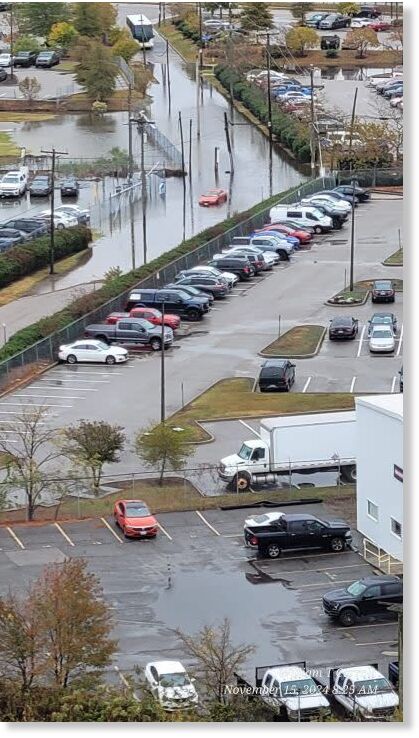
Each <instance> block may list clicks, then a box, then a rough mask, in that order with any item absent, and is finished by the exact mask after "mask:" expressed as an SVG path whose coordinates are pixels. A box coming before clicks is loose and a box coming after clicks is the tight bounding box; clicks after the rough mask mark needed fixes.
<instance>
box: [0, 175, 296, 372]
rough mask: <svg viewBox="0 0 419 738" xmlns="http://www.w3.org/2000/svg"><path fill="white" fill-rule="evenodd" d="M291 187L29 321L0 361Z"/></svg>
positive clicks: (270, 203)
mask: <svg viewBox="0 0 419 738" xmlns="http://www.w3.org/2000/svg"><path fill="white" fill-rule="evenodd" d="M294 189H295V188H290V189H289V190H287V191H285V192H283V193H281V195H275V196H274V197H271V198H269V199H267V200H264V201H263V202H261V203H258V204H257V205H255V206H254V207H253V208H250V209H249V210H247V211H245V212H242V213H236V214H235V215H233V216H232V217H231V218H228V219H227V220H224V221H222V222H221V223H217V224H216V225H214V226H211V227H210V228H207V229H206V230H205V231H201V233H198V234H197V235H196V236H193V237H192V238H190V239H188V240H187V241H183V242H182V243H181V244H180V245H179V246H176V247H175V248H173V249H171V250H170V251H167V252H166V253H165V254H162V255H161V256H159V257H157V259H153V261H150V262H149V263H148V264H145V265H144V266H141V267H139V268H138V269H135V270H133V271H131V272H127V274H123V275H122V276H119V277H115V278H114V279H111V280H109V281H108V282H106V283H105V284H104V285H103V286H102V287H101V288H100V289H98V290H96V291H95V292H91V293H89V294H87V295H82V296H81V297H79V298H77V299H76V300H74V301H73V302H71V303H70V304H69V305H67V307H65V308H64V309H63V310H60V311H59V312H57V313H54V314H53V315H50V316H48V317H46V318H42V319H41V320H38V321H37V323H33V324H32V325H30V326H28V327H27V328H23V329H22V330H20V331H18V332H17V333H15V334H14V335H13V336H12V337H11V338H10V339H9V341H7V343H6V344H5V345H4V346H3V347H2V348H1V349H0V361H4V360H5V359H8V358H10V357H11V356H14V355H15V354H17V353H19V352H20V351H23V350H24V349H26V348H28V347H29V346H32V345H33V344H34V343H36V342H37V341H41V340H42V339H43V338H46V337H47V336H50V335H51V334H52V333H54V331H58V330H60V329H61V328H65V327H66V326H67V325H69V324H70V323H72V322H73V321H75V320H78V319H79V318H81V317H82V316H83V315H87V313H90V312H91V311H92V310H95V309H96V308H99V307H100V306H101V305H104V304H105V303H106V302H108V301H109V300H112V299H113V298H115V297H118V295H121V294H122V293H123V292H125V291H126V290H129V289H132V288H133V287H136V285H137V284H138V283H139V282H140V281H141V280H142V279H145V278H146V277H149V276H150V275H151V274H153V273H154V272H157V271H158V270H159V269H162V268H163V267H165V266H167V265H168V264H170V263H171V262H172V261H174V260H175V259H176V258H178V257H179V256H183V255H184V254H187V253H190V252H191V251H194V250H195V249H196V248H198V247H199V246H201V245H202V244H204V243H206V242H207V241H210V240H211V239H212V238H215V237H216V236H219V235H221V234H222V233H224V232H225V231H227V230H228V229H229V228H233V227H234V226H235V225H237V224H238V223H241V222H242V221H244V220H247V218H250V217H251V216H252V215H255V214H256V213H258V212H260V211H261V210H264V209H265V208H266V209H267V208H270V207H272V206H273V205H276V203H277V202H278V199H279V197H280V196H285V195H286V194H287V193H288V192H292V190H294Z"/></svg>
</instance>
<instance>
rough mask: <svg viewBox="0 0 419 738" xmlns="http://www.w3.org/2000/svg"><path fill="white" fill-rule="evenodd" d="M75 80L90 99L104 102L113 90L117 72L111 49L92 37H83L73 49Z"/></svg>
mask: <svg viewBox="0 0 419 738" xmlns="http://www.w3.org/2000/svg"><path fill="white" fill-rule="evenodd" d="M75 55H76V58H78V59H79V63H78V64H77V66H76V80H77V82H78V83H79V84H80V85H81V86H82V87H83V88H84V89H85V91H86V94H87V96H88V97H89V98H90V99H91V100H99V101H100V102H106V101H107V100H109V98H110V97H111V96H112V95H113V93H114V92H115V87H116V78H117V76H118V74H119V70H118V67H117V65H116V63H115V59H114V56H113V54H112V51H111V50H110V49H108V48H107V47H106V46H103V44H101V43H99V42H98V41H94V40H93V39H83V40H82V41H81V42H80V44H79V46H78V48H77V49H76V51H75Z"/></svg>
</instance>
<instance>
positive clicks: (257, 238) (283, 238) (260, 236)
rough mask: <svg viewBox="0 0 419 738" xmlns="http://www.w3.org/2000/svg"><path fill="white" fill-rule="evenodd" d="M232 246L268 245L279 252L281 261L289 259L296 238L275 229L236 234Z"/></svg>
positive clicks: (271, 249) (258, 246)
mask: <svg viewBox="0 0 419 738" xmlns="http://www.w3.org/2000/svg"><path fill="white" fill-rule="evenodd" d="M231 246H250V247H251V248H256V249H259V248H260V247H261V246H265V247H266V246H268V247H269V250H270V251H274V252H275V253H277V254H278V256H279V258H280V260H281V261H288V260H289V258H290V256H291V254H292V253H293V251H294V246H295V239H294V238H289V237H288V236H287V235H285V234H284V233H280V232H274V231H271V232H269V233H265V232H263V233H252V234H251V235H250V236H235V237H234V238H233V239H232V243H231Z"/></svg>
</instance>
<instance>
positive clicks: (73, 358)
mask: <svg viewBox="0 0 419 738" xmlns="http://www.w3.org/2000/svg"><path fill="white" fill-rule="evenodd" d="M67 364H77V356H74V354H69V355H68V356H67Z"/></svg>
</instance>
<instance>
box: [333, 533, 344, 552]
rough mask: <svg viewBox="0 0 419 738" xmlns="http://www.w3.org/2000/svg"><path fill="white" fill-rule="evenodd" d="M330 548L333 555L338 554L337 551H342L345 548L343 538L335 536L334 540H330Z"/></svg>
mask: <svg viewBox="0 0 419 738" xmlns="http://www.w3.org/2000/svg"><path fill="white" fill-rule="evenodd" d="M330 548H331V549H332V551H334V552H335V553H338V552H339V551H343V549H344V548H345V542H344V540H343V538H338V537H337V536H336V538H332V540H331V541H330Z"/></svg>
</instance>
